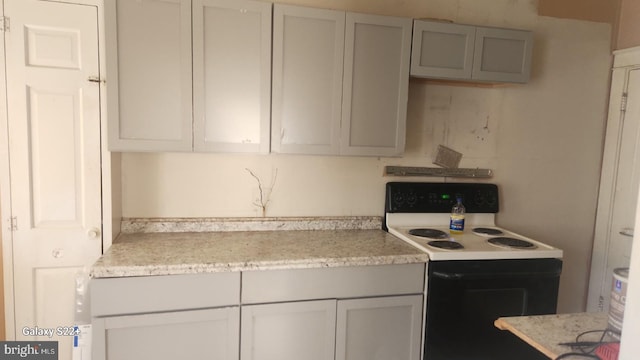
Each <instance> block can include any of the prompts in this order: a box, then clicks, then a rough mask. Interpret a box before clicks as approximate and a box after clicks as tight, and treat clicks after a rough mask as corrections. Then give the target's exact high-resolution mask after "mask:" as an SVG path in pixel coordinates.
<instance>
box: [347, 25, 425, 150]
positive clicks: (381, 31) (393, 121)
mask: <svg viewBox="0 0 640 360" xmlns="http://www.w3.org/2000/svg"><path fill="white" fill-rule="evenodd" d="M411 23H412V21H411V19H408V18H399V17H391V16H379V15H367V14H355V13H347V16H346V32H345V39H346V41H345V62H344V82H343V95H342V136H341V138H340V140H341V147H340V152H341V154H344V155H370V156H394V155H401V154H402V152H403V151H404V145H405V138H406V119H407V99H408V91H409V63H410V54H411Z"/></svg>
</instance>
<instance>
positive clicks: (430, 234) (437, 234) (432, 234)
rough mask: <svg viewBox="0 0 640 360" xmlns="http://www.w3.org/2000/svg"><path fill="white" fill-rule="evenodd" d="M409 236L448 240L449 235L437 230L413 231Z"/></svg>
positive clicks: (410, 231)
mask: <svg viewBox="0 0 640 360" xmlns="http://www.w3.org/2000/svg"><path fill="white" fill-rule="evenodd" d="M409 235H414V236H420V237H425V238H429V239H448V238H449V234H447V233H446V232H444V231H442V230H436V229H411V230H409Z"/></svg>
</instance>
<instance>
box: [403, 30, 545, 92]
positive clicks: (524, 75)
mask: <svg viewBox="0 0 640 360" xmlns="http://www.w3.org/2000/svg"><path fill="white" fill-rule="evenodd" d="M532 48H533V33H532V32H531V31H525V30H513V29H501V28H489V27H480V26H471V25H461V24H453V23H447V22H437V21H425V20H415V21H414V24H413V48H412V52H411V75H412V76H416V77H426V78H437V79H452V80H468V81H486V82H513V83H526V82H527V81H529V76H530V72H531V55H532Z"/></svg>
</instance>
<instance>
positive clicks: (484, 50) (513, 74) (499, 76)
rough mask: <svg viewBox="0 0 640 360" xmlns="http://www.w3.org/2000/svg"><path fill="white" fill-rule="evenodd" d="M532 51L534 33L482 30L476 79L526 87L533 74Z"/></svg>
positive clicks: (476, 53)
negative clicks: (522, 84) (525, 84)
mask: <svg viewBox="0 0 640 360" xmlns="http://www.w3.org/2000/svg"><path fill="white" fill-rule="evenodd" d="M532 48H533V33H532V32H530V31H523V30H510V29H497V28H481V27H479V28H478V29H477V30H476V47H475V55H474V64H473V74H472V77H473V78H474V79H476V80H487V81H501V82H518V83H526V82H527V81H529V75H530V72H531V51H532Z"/></svg>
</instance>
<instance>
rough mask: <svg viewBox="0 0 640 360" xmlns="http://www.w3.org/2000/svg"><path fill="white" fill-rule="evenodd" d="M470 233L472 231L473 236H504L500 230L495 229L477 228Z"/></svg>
mask: <svg viewBox="0 0 640 360" xmlns="http://www.w3.org/2000/svg"><path fill="white" fill-rule="evenodd" d="M472 231H473V233H474V234H477V235H481V236H500V235H504V233H503V232H502V230H500V229H495V228H484V227H478V228H474V229H473V230H472Z"/></svg>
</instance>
